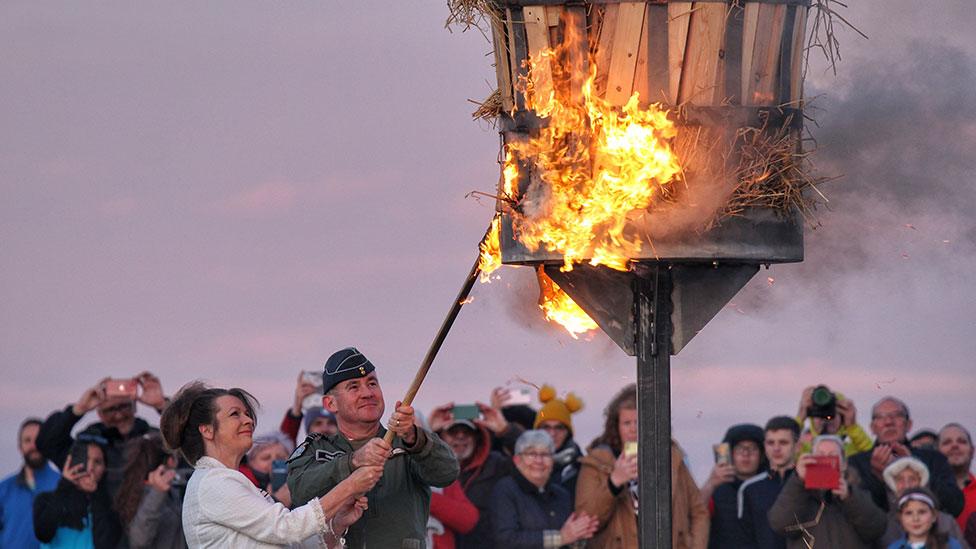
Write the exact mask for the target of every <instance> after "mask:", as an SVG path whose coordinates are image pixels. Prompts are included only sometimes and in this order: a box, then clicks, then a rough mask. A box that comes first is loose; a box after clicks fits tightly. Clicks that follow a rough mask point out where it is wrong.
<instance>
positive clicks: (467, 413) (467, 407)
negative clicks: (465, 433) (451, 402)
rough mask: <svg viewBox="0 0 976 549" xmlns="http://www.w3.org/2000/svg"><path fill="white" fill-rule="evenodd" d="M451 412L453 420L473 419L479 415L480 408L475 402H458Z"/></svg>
mask: <svg viewBox="0 0 976 549" xmlns="http://www.w3.org/2000/svg"><path fill="white" fill-rule="evenodd" d="M451 414H453V415H454V419H455V420H461V419H466V420H469V421H470V420H473V419H478V418H479V417H481V410H479V409H478V406H477V405H476V404H458V405H457V406H455V407H454V409H453V410H451Z"/></svg>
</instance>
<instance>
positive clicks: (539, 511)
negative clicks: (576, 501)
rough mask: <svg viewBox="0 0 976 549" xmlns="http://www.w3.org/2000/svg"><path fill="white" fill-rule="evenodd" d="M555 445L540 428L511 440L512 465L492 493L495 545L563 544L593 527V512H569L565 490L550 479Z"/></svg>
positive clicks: (583, 536)
mask: <svg viewBox="0 0 976 549" xmlns="http://www.w3.org/2000/svg"><path fill="white" fill-rule="evenodd" d="M554 450H555V446H554V444H553V442H552V438H551V437H550V436H549V433H547V432H545V431H542V430H532V431H526V432H524V433H522V435H521V436H520V437H519V438H518V441H516V442H515V456H514V457H513V458H512V461H513V462H514V463H515V470H514V471H512V473H511V475H509V476H507V477H505V478H503V479H501V480H500V481H498V484H496V485H495V489H494V491H493V493H492V503H491V517H492V521H493V522H494V529H495V546H496V547H519V548H540V549H542V548H550V547H562V546H564V545H569V544H572V543H574V542H576V541H578V540H584V539H589V538H590V537H592V536H593V533H594V532H596V529H597V526H598V525H599V523H598V521H597V519H596V517H592V516H590V515H588V514H586V513H579V514H576V513H573V512H572V511H573V508H572V502H571V499H570V496H569V492H567V491H566V489H565V488H563V487H562V486H560V485H559V484H558V483H554V482H549V477H550V474H551V473H552V467H553V451H554Z"/></svg>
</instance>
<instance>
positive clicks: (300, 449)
mask: <svg viewBox="0 0 976 549" xmlns="http://www.w3.org/2000/svg"><path fill="white" fill-rule="evenodd" d="M320 438H322V435H321V434H319V433H309V435H308V436H307V437H305V440H303V441H302V443H301V444H299V445H298V447H296V448H295V451H294V452H292V453H291V455H290V456H288V461H291V460H293V459H297V458H300V457H301V456H302V454H304V453H305V448H307V447H308V445H309V444H311V443H312V442H315V441H316V440H318V439H320Z"/></svg>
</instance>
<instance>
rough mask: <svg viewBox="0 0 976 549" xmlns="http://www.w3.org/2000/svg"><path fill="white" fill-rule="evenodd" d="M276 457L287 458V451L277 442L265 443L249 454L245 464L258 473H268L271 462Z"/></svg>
mask: <svg viewBox="0 0 976 549" xmlns="http://www.w3.org/2000/svg"><path fill="white" fill-rule="evenodd" d="M276 459H288V451H287V450H285V447H284V446H282V445H281V444H279V443H277V442H276V443H274V444H265V445H264V446H262V447H261V448H260V449H259V450H258V451H257V452H254V453H253V454H251V455H249V456H248V458H247V465H248V467H250V468H251V469H253V470H255V471H257V472H259V473H265V474H270V473H271V467H272V464H273V462H274V460H276Z"/></svg>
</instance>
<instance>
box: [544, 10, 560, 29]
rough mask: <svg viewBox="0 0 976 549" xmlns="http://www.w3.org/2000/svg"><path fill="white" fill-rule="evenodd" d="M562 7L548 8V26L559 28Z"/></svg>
mask: <svg viewBox="0 0 976 549" xmlns="http://www.w3.org/2000/svg"><path fill="white" fill-rule="evenodd" d="M562 11H563V8H562V6H546V25H548V26H550V27H558V26H559V15H560V14H561V13H562Z"/></svg>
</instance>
